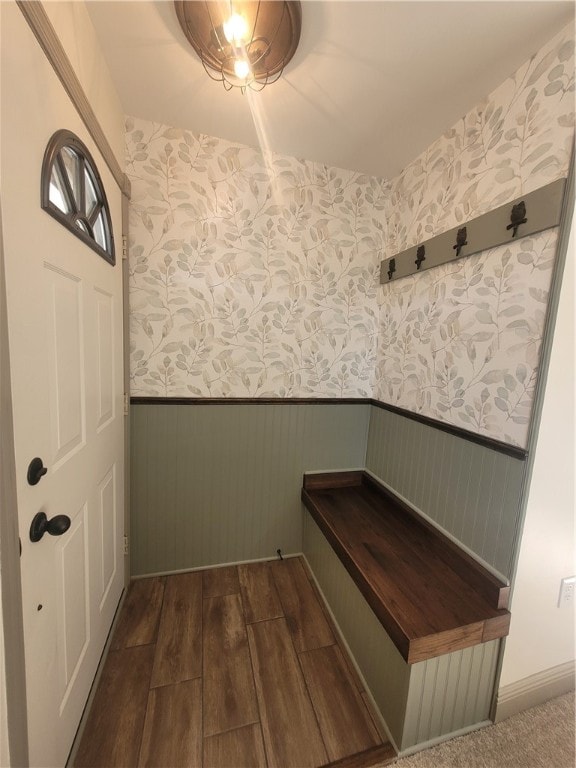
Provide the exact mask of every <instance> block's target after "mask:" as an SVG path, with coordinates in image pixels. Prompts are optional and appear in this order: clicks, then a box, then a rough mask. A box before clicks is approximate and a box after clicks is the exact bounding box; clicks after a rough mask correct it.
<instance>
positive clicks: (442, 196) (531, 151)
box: [374, 26, 574, 447]
mask: <svg viewBox="0 0 576 768" xmlns="http://www.w3.org/2000/svg"><path fill="white" fill-rule="evenodd" d="M573 142H574V33H573V30H572V28H571V26H569V27H566V28H565V29H564V30H563V31H562V32H561V33H560V34H559V35H557V36H556V37H555V38H553V39H552V40H551V41H550V42H549V43H548V45H546V46H545V47H544V48H543V49H542V50H540V51H539V52H538V54H536V55H535V56H534V57H533V58H532V59H531V60H530V61H529V62H527V63H526V64H524V65H523V66H522V67H521V68H520V69H519V70H518V71H517V72H516V73H515V75H514V76H513V77H511V78H509V79H508V80H506V81H505V82H504V83H503V84H502V85H501V86H500V87H499V88H498V89H497V90H496V91H494V92H493V93H492V94H491V96H490V97H489V98H488V99H487V100H486V101H485V103H483V104H481V105H478V106H477V107H476V108H475V109H473V110H472V111H471V112H469V113H468V114H467V115H466V116H465V117H464V118H462V120H461V121H460V122H459V123H458V124H457V125H455V126H453V127H452V128H451V129H450V130H449V131H448V132H447V133H445V134H444V135H443V136H442V137H440V138H439V139H438V140H437V141H436V142H435V143H434V144H432V145H431V146H430V147H428V149H427V150H426V151H425V152H424V153H423V154H422V155H420V157H418V158H416V160H414V162H413V163H411V164H410V165H409V166H408V167H407V168H406V169H405V170H404V171H403V172H402V173H401V174H400V175H399V176H398V177H397V178H396V179H394V180H393V181H392V183H391V189H390V196H389V197H388V199H387V203H386V208H385V228H386V255H387V256H392V255H394V254H395V253H398V252H400V251H403V250H404V249H406V248H409V247H411V246H413V245H417V244H418V243H420V242H422V241H424V240H426V239H428V238H430V237H433V236H434V235H438V234H440V233H442V232H445V231H446V230H448V229H451V228H453V227H456V226H457V225H459V224H460V223H463V222H465V221H466V220H468V219H472V218H475V217H476V216H479V215H481V214H482V213H485V212H486V211H489V210H491V209H493V208H496V207H498V206H500V205H503V204H504V203H506V202H508V201H510V200H513V199H514V198H516V197H519V196H520V195H522V194H524V193H527V192H530V191H532V190H534V189H537V188H538V187H541V186H544V185H545V184H548V183H550V182H551V181H554V180H555V179H558V178H560V177H563V176H566V175H567V173H568V167H569V163H570V154H571V151H572V146H573ZM555 244H556V232H555V231H554V230H551V231H548V232H544V233H541V234H539V235H537V236H535V237H532V238H525V239H520V240H519V241H518V242H517V243H513V244H512V245H510V246H502V247H500V248H495V249H493V250H491V251H486V252H484V253H482V254H479V255H477V256H471V257H469V258H466V259H463V260H461V261H458V262H452V263H450V264H445V265H443V266H440V267H437V268H435V269H433V270H430V271H428V272H424V273H422V274H421V275H418V278H417V279H416V278H415V277H409V278H405V279H403V280H399V281H398V282H394V283H391V284H390V285H385V286H383V287H382V289H381V293H380V295H379V300H380V334H379V343H378V362H377V374H376V385H375V392H374V397H375V398H377V399H379V400H382V401H384V402H387V403H391V404H393V405H396V406H399V407H402V408H406V409H409V410H412V411H415V412H418V413H421V414H424V415H426V416H430V417H432V418H435V419H440V420H442V421H445V422H449V423H451V424H455V425H456V426H459V427H463V428H465V429H469V430H471V431H473V432H476V433H479V434H482V435H485V436H487V437H491V438H494V439H496V440H501V441H504V442H506V443H512V444H515V445H519V446H521V447H525V446H526V441H527V437H528V427H529V421H530V414H531V409H532V402H533V399H534V387H535V383H536V376H537V371H538V358H539V350H540V343H541V339H542V332H543V330H544V320H545V313H546V305H547V296H548V289H549V286H550V281H551V277H552V267H553V263H554V253H555Z"/></svg>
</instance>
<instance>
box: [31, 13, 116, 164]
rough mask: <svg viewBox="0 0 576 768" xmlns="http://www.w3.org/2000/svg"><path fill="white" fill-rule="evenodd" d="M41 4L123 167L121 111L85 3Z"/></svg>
mask: <svg viewBox="0 0 576 768" xmlns="http://www.w3.org/2000/svg"><path fill="white" fill-rule="evenodd" d="M43 5H44V10H45V11H46V14H47V15H48V18H49V19H50V22H51V24H52V26H53V27H54V29H55V31H56V34H57V35H58V39H59V40H60V42H61V43H62V45H63V46H64V50H65V51H66V55H67V56H68V59H69V60H70V63H71V64H72V67H73V69H74V71H75V73H76V77H77V78H78V80H79V81H80V85H81V86H82V88H83V90H84V93H85V94H86V95H87V96H88V100H89V102H90V106H91V107H92V109H93V110H94V113H95V114H96V116H97V118H98V122H99V123H100V125H101V127H102V130H103V131H104V134H105V136H106V138H107V139H108V142H109V144H110V146H111V147H112V150H113V151H114V155H115V156H116V160H117V161H118V163H119V165H120V167H121V168H124V164H125V163H124V111H123V109H122V105H121V103H120V98H119V96H118V93H117V92H116V87H115V85H114V83H113V81H112V77H111V75H110V72H109V70H108V67H107V65H106V62H105V61H104V57H103V56H102V52H101V50H100V46H99V43H98V39H97V37H96V32H95V30H94V27H93V25H92V21H91V20H90V16H89V14H88V11H87V10H86V6H85V4H84V3H83V2H78V0H74V1H73V2H59V1H57V2H44V3H43ZM63 127H65V126H63Z"/></svg>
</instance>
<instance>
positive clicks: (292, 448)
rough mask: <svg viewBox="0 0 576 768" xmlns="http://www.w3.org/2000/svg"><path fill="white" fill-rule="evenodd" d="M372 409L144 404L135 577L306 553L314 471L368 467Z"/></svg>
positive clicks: (136, 476) (137, 411)
mask: <svg viewBox="0 0 576 768" xmlns="http://www.w3.org/2000/svg"><path fill="white" fill-rule="evenodd" d="M369 415H370V406H369V405H367V404H366V405H355V404H354V405H351V404H346V405H340V404H330V405H323V404H322V405H320V404H314V405H311V404H310V405H304V404H292V405H289V406H287V405H258V406H254V405H172V404H170V405H166V404H164V405H135V406H132V409H131V422H132V433H131V446H132V452H131V453H132V478H131V494H132V522H131V555H132V574H133V575H138V576H141V575H144V574H151V573H159V572H165V571H177V570H183V569H188V568H195V567H199V566H207V565H214V564H220V563H227V562H238V561H242V560H252V559H258V558H265V557H274V556H275V554H276V550H277V549H278V548H279V547H280V548H281V549H282V551H283V552H285V553H293V552H300V551H301V549H302V518H301V504H300V489H301V487H302V474H303V473H304V472H305V471H314V470H325V469H350V468H361V467H363V466H364V463H365V451H366V439H367V434H368V421H369Z"/></svg>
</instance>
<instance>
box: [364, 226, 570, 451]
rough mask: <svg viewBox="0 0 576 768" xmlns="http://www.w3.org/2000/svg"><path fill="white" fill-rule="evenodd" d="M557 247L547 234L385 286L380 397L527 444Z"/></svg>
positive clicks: (551, 233) (473, 429) (381, 329)
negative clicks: (526, 439)
mask: <svg viewBox="0 0 576 768" xmlns="http://www.w3.org/2000/svg"><path fill="white" fill-rule="evenodd" d="M556 239H557V236H556V231H555V230H550V231H548V232H544V233H541V234H540V235H537V236H535V237H533V238H524V239H522V240H519V241H518V242H517V243H513V244H511V245H509V246H500V247H498V248H494V249H491V250H488V251H484V252H483V253H481V254H477V255H475V256H470V257H468V258H465V259H460V260H459V261H456V262H452V263H451V264H444V265H442V266H441V267H438V268H436V269H430V270H428V271H426V272H423V273H421V274H419V275H417V276H416V275H414V276H411V277H408V278H405V279H403V280H399V281H398V282H397V283H390V284H388V285H385V286H383V291H384V296H383V301H382V320H381V326H380V347H379V356H378V369H377V379H378V384H379V391H378V396H379V398H380V399H382V400H384V401H385V402H388V403H392V404H394V405H397V406H400V407H402V408H407V409H409V410H412V411H417V412H418V413H424V414H426V415H427V416H431V417H433V418H436V419H440V420H441V421H447V422H450V423H452V424H456V425H457V426H459V427H463V428H464V429H470V430H472V431H473V432H476V433H479V434H483V435H486V436H488V437H493V438H495V439H497V440H502V441H504V442H507V443H515V444H520V445H524V444H525V437H526V433H527V429H528V424H529V419H530V412H531V407H532V401H533V396H534V386H535V383H536V374H537V370H538V357H539V351H540V342H541V336H542V328H543V325H544V316H545V312H546V304H547V299H548V288H549V285H550V278H551V267H552V264H553V261H554V253H555V246H556Z"/></svg>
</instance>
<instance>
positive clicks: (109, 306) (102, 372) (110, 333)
mask: <svg viewBox="0 0 576 768" xmlns="http://www.w3.org/2000/svg"><path fill="white" fill-rule="evenodd" d="M95 292H96V306H97V323H98V325H97V332H98V353H99V354H98V361H97V362H98V371H97V381H98V429H99V430H100V429H102V428H103V427H105V426H106V425H107V424H109V423H110V422H111V420H112V419H113V418H114V355H113V351H112V350H113V347H114V314H113V303H112V296H111V295H110V294H109V293H107V292H106V291H103V290H101V289H100V288H96V289H95Z"/></svg>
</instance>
